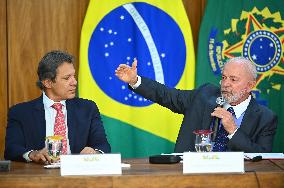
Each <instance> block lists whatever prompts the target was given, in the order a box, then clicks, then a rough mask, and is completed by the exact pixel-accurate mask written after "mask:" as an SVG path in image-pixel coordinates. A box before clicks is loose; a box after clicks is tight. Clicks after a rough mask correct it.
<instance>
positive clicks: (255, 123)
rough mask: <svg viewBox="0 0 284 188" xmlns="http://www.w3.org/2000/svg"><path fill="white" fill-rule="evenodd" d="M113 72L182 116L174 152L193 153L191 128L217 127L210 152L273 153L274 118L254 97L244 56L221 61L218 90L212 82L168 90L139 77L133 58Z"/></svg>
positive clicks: (252, 69)
mask: <svg viewBox="0 0 284 188" xmlns="http://www.w3.org/2000/svg"><path fill="white" fill-rule="evenodd" d="M116 76H117V77H118V78H119V79H121V80H122V81H124V82H126V83H128V84H129V85H130V87H129V88H130V89H131V90H133V91H134V92H135V93H137V94H140V95H142V96H143V97H145V98H147V99H149V100H151V101H153V102H156V103H158V104H160V105H162V106H164V107H166V108H169V109H170V110H171V111H173V112H175V113H179V114H183V115H184V118H183V121H182V124H181V128H180V131H179V135H178V138H177V141H176V145H175V152H184V151H195V144H194V143H195V135H194V133H193V132H194V131H195V130H216V131H215V132H216V137H215V138H214V142H215V144H214V146H213V147H212V150H213V151H244V152H255V153H258V152H260V153H261V152H271V151H272V143H273V138H274V135H275V132H276V127H277V117H276V116H275V114H274V113H273V112H272V111H271V110H269V109H268V108H267V107H265V106H262V105H259V104H257V102H256V100H255V99H254V98H253V97H252V95H251V91H252V89H253V88H254V87H255V84H256V76H257V75H256V68H255V65H254V64H253V63H252V62H251V61H249V60H248V59H246V58H244V57H236V58H232V59H229V60H228V61H227V62H226V63H225V64H224V68H223V71H222V79H221V81H220V85H221V88H220V87H217V86H215V85H212V84H205V85H202V86H200V87H199V88H197V89H194V90H178V89H174V88H168V87H167V86H165V85H163V84H160V83H158V82H156V81H153V80H150V79H148V78H145V77H142V76H138V75H137V61H136V60H134V62H133V64H132V67H130V66H128V65H126V64H121V65H119V67H118V68H117V69H116ZM219 98H221V99H224V101H225V102H224V104H222V106H220V105H217V104H216V99H219ZM216 122H217V123H216Z"/></svg>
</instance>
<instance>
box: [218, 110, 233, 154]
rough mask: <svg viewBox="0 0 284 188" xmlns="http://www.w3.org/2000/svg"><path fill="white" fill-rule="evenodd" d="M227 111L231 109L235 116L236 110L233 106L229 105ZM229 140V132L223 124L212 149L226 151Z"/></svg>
mask: <svg viewBox="0 0 284 188" xmlns="http://www.w3.org/2000/svg"><path fill="white" fill-rule="evenodd" d="M227 111H229V112H230V113H231V114H232V115H233V116H234V117H235V112H234V109H233V108H232V107H229V108H228V109H227ZM228 141H229V138H228V132H227V131H226V130H225V129H224V126H223V125H222V124H221V126H220V129H219V130H218V132H217V136H216V140H215V144H214V146H213V150H212V151H226V150H227V143H228Z"/></svg>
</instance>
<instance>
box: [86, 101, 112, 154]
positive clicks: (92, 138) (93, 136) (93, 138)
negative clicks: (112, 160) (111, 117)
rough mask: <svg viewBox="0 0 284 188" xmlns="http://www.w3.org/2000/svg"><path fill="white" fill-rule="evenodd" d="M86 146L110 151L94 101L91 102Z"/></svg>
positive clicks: (106, 151)
mask: <svg viewBox="0 0 284 188" xmlns="http://www.w3.org/2000/svg"><path fill="white" fill-rule="evenodd" d="M88 146H89V147H92V148H93V149H98V150H101V151H103V152H105V153H110V152H111V147H110V144H109V142H108V140H107V136H106V133H105V129H104V126H103V123H102V120H101V116H100V112H99V109H98V107H97V105H96V104H95V103H92V117H91V127H90V132H89V136H88Z"/></svg>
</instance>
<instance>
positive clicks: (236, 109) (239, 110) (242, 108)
mask: <svg viewBox="0 0 284 188" xmlns="http://www.w3.org/2000/svg"><path fill="white" fill-rule="evenodd" d="M250 100H251V95H249V97H248V98H247V99H246V100H244V101H243V102H241V103H240V104H238V105H236V106H231V105H230V104H228V103H225V104H224V108H225V109H226V110H227V109H228V108H229V107H232V108H233V109H234V112H235V114H236V118H237V119H238V118H239V117H240V116H241V115H242V114H243V113H244V112H245V111H246V109H247V107H248V105H249V102H250Z"/></svg>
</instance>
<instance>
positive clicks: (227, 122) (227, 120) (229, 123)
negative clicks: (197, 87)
mask: <svg viewBox="0 0 284 188" xmlns="http://www.w3.org/2000/svg"><path fill="white" fill-rule="evenodd" d="M211 116H215V117H218V118H220V119H222V124H223V126H224V129H225V130H226V131H227V132H228V133H229V134H233V133H234V131H235V130H236V129H237V125H236V124H235V121H234V118H233V115H232V114H231V113H230V112H228V111H227V110H226V109H224V108H221V107H217V108H215V109H214V111H213V112H212V113H211Z"/></svg>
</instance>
